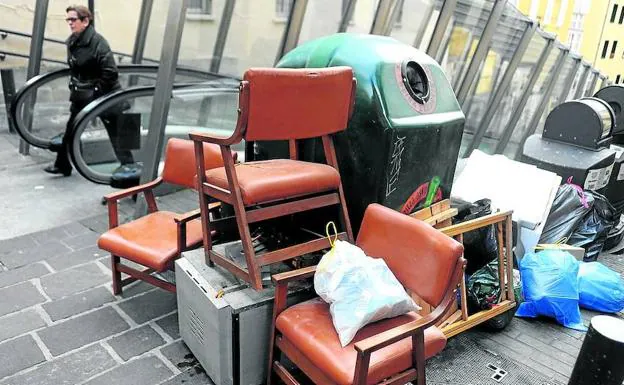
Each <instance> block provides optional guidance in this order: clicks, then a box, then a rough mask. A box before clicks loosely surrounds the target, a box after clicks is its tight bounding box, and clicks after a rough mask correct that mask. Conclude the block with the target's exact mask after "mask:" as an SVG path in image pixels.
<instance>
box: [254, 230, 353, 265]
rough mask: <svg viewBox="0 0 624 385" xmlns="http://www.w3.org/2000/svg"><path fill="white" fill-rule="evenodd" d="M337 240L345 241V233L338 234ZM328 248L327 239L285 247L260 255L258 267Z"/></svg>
mask: <svg viewBox="0 0 624 385" xmlns="http://www.w3.org/2000/svg"><path fill="white" fill-rule="evenodd" d="M338 239H340V240H341V241H344V240H346V239H347V233H345V232H342V233H339V234H338ZM330 247H331V245H330V244H329V239H327V238H320V239H315V240H313V241H310V242H306V243H300V244H298V245H294V246H290V247H285V248H283V249H279V250H275V251H271V252H269V253H265V254H262V255H260V256H258V258H257V262H258V265H260V266H264V265H269V264H271V263H276V262H280V261H285V260H287V259H292V258H295V257H299V256H301V255H303V254H307V253H312V252H314V251H319V250H323V249H329V248H330Z"/></svg>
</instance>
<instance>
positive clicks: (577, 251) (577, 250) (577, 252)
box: [535, 243, 585, 262]
mask: <svg viewBox="0 0 624 385" xmlns="http://www.w3.org/2000/svg"><path fill="white" fill-rule="evenodd" d="M552 249H558V250H563V251H567V252H568V253H570V254H572V255H573V256H574V258H576V259H577V260H578V261H581V262H582V261H583V257H585V249H584V248H582V247H578V246H570V245H566V244H563V243H542V244H538V245H537V246H535V252H536V253H537V252H539V251H542V250H552Z"/></svg>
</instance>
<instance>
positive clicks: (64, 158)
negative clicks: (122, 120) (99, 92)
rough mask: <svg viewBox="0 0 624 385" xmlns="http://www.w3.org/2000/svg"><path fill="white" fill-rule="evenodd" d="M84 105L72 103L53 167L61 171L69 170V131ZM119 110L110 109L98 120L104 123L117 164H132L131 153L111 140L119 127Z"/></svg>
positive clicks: (115, 135)
mask: <svg viewBox="0 0 624 385" xmlns="http://www.w3.org/2000/svg"><path fill="white" fill-rule="evenodd" d="M84 106H85V105H79V104H75V103H72V105H71V107H70V109H69V112H70V115H69V120H68V121H67V126H65V134H64V135H63V143H62V147H61V148H60V149H59V151H58V153H57V155H56V161H55V162H54V165H55V166H56V167H58V168H59V169H61V170H69V169H71V167H72V166H71V163H70V162H69V146H70V145H71V144H70V143H69V142H68V140H69V136H70V135H69V134H70V130H71V128H72V126H73V124H74V119H75V118H76V115H78V113H79V112H80V110H82V108H83V107H84ZM121 113H122V111H121V108H116V107H111V108H110V109H109V110H107V111H105V112H103V113H102V114H101V115H100V120H102V123H104V127H106V132H107V133H108V137H109V138H110V139H111V143H112V144H113V151H115V156H116V157H117V159H118V160H119V162H120V163H121V164H122V165H124V164H129V163H134V158H133V157H132V152H131V151H130V150H122V149H119V148H117V147H116V146H115V144H114V143H115V142H116V141H115V140H113V138H116V137H117V131H118V129H121V127H117V120H118V119H117V118H118V116H119V114H121Z"/></svg>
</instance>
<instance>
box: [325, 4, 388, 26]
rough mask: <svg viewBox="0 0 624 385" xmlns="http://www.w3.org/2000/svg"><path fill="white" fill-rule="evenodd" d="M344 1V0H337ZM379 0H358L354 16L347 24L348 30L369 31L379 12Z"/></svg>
mask: <svg viewBox="0 0 624 385" xmlns="http://www.w3.org/2000/svg"><path fill="white" fill-rule="evenodd" d="M335 1H336V2H342V0H340V1H339V0H335ZM378 3H379V0H357V2H356V3H355V9H354V10H353V17H351V20H349V24H347V32H352V33H369V32H370V29H371V27H372V25H373V20H374V19H375V13H376V12H377V5H378Z"/></svg>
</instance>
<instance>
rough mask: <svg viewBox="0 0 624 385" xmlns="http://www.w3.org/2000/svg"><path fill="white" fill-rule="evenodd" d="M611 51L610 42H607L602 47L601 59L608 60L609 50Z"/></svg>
mask: <svg viewBox="0 0 624 385" xmlns="http://www.w3.org/2000/svg"><path fill="white" fill-rule="evenodd" d="M608 49H609V40H605V43H604V46H603V47H602V56H600V57H601V58H603V59H604V58H606V57H607V50H608Z"/></svg>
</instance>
